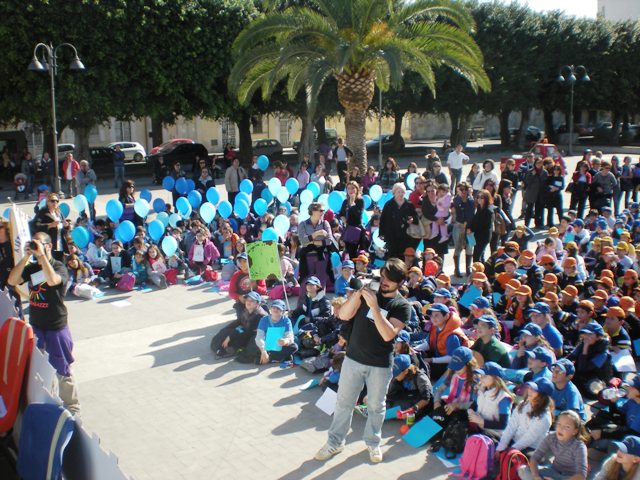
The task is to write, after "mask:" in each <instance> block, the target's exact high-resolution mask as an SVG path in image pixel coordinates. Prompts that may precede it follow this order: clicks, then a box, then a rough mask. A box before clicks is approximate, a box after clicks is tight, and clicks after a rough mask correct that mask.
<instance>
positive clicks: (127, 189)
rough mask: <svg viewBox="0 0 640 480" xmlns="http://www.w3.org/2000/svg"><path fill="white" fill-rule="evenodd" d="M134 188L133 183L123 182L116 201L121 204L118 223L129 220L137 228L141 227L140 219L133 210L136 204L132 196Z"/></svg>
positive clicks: (129, 181)
mask: <svg viewBox="0 0 640 480" xmlns="http://www.w3.org/2000/svg"><path fill="white" fill-rule="evenodd" d="M135 187H136V186H135V184H134V183H133V181H131V180H125V181H124V182H123V183H122V186H121V187H120V192H119V193H118V201H119V202H120V203H121V204H122V215H121V216H120V221H121V222H124V221H125V220H129V221H131V222H133V224H134V225H135V226H138V225H142V218H140V217H139V216H138V215H137V214H136V211H135V209H134V208H133V206H134V204H135V203H136V197H135V195H134V192H135Z"/></svg>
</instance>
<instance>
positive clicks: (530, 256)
mask: <svg viewBox="0 0 640 480" xmlns="http://www.w3.org/2000/svg"><path fill="white" fill-rule="evenodd" d="M520 257H521V258H528V259H529V260H533V259H534V258H536V254H535V253H533V252H532V251H531V250H525V251H524V252H522V253H521V254H520Z"/></svg>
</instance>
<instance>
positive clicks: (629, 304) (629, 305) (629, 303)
mask: <svg viewBox="0 0 640 480" xmlns="http://www.w3.org/2000/svg"><path fill="white" fill-rule="evenodd" d="M619 305H620V308H621V309H623V310H624V311H625V312H633V311H635V306H636V302H635V300H634V299H633V298H631V297H622V298H621V299H620V303H619Z"/></svg>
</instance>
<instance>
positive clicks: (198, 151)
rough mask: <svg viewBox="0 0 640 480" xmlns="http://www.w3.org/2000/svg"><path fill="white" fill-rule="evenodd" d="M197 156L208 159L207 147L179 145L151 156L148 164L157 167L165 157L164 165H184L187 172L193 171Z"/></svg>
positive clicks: (194, 144) (171, 146)
mask: <svg viewBox="0 0 640 480" xmlns="http://www.w3.org/2000/svg"><path fill="white" fill-rule="evenodd" d="M196 156H197V157H199V158H208V157H209V152H208V150H207V147H205V146H204V145H203V144H201V143H177V144H172V145H167V146H166V147H165V148H163V149H162V150H159V151H158V152H156V153H154V154H153V155H149V156H148V157H147V163H148V164H150V165H155V163H156V160H157V158H158V157H164V163H165V164H166V165H173V164H174V163H176V162H180V163H181V164H182V169H183V170H185V171H187V170H191V168H192V166H193V164H194V162H195V159H196Z"/></svg>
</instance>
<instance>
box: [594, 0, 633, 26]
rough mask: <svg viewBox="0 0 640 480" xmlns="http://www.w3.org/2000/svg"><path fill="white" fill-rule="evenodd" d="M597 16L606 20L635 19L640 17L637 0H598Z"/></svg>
mask: <svg viewBox="0 0 640 480" xmlns="http://www.w3.org/2000/svg"><path fill="white" fill-rule="evenodd" d="M598 16H599V17H603V18H605V19H607V20H612V21H619V20H637V19H639V18H640V1H639V0H598Z"/></svg>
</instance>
